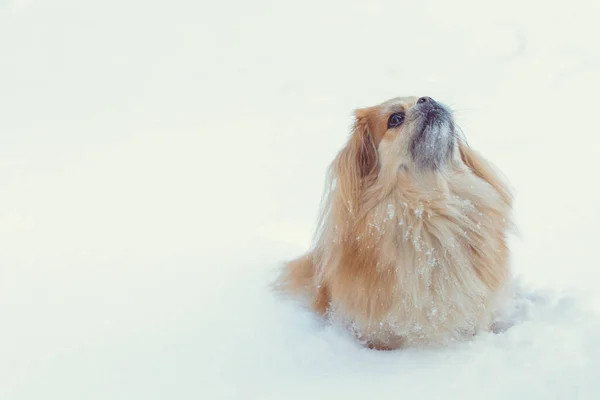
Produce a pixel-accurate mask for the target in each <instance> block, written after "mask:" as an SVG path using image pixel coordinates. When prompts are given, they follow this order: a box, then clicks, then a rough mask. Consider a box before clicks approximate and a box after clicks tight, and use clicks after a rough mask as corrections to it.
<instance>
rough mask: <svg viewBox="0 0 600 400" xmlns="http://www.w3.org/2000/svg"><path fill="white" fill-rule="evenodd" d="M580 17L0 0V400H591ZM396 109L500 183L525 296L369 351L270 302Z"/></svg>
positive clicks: (419, 5) (595, 330)
mask: <svg viewBox="0 0 600 400" xmlns="http://www.w3.org/2000/svg"><path fill="white" fill-rule="evenodd" d="M403 3H404V4H403ZM599 4H600V3H598V2H597V1H592V0H590V1H588V2H582V1H569V2H558V1H556V2H552V1H548V2H541V1H540V2H531V1H530V2H528V1H524V0H519V1H515V0H509V1H503V2H498V3H497V4H488V2H475V1H473V0H472V1H470V2H465V1H461V0H453V1H441V0H440V1H439V2H435V1H410V2H406V1H397V0H396V1H383V0H376V1H364V0H361V1H342V0H336V1H325V0H320V1H312V0H310V1H303V2H286V1H267V0H255V1H242V0H238V1H228V2H216V1H206V0H203V1H200V2H198V1H192V0H188V1H186V0H180V1H172V2H158V1H149V0H145V1H141V0H118V1H117V0H105V1H101V2H83V1H79V0H55V1H52V2H48V1H41V0H39V1H38V0H0V399H3V400H21V399H61V400H66V399H144V400H148V399H237V398H239V399H296V398H298V399H306V398H313V399H320V398H326V399H327V398H328V399H338V398H339V399H353V398H357V399H358V398H361V399H362V398H377V399H436V398H442V397H443V398H456V399H479V398H485V399H496V398H497V399H527V400H532V399H598V398H600V379H599V377H600V372H599V371H600V295H599V294H598V293H600V292H599V289H600V279H599V278H600V273H598V268H600V265H599V262H598V260H597V257H596V254H597V253H596V250H597V247H598V244H597V243H598V236H599V234H598V230H599V223H600V189H599V187H598V185H599V184H598V172H600V167H599V166H598V158H599V157H600V147H599V145H600V140H599V139H598V136H600V130H599V129H598V122H597V115H598V112H599V111H598V102H597V100H596V98H597V93H599V92H600V74H599V73H598V71H599V70H600V69H599V68H600V46H599V45H598V42H597V41H598V37H599V35H600V29H599V28H598V23H597V21H598V18H599V17H600V5H599ZM412 94H414V95H430V96H433V97H434V98H436V99H439V100H441V101H444V102H446V103H448V104H450V105H451V106H453V107H454V108H455V110H456V113H457V118H458V122H459V124H460V125H461V126H462V128H463V130H464V131H465V133H466V135H467V137H468V139H469V141H470V143H471V145H472V146H473V147H475V148H477V149H479V150H480V151H482V152H483V153H484V154H486V155H487V156H488V157H489V158H490V159H492V160H493V161H494V162H495V163H496V164H497V165H498V166H499V167H500V168H501V169H502V170H503V171H504V173H505V174H506V175H507V176H508V177H509V179H510V181H511V183H512V184H513V186H514V188H515V190H516V193H517V202H516V216H517V221H518V224H519V227H520V236H519V237H518V238H516V239H515V240H514V243H513V250H514V260H513V266H514V270H515V275H516V276H517V277H518V286H519V288H520V294H519V296H518V298H517V299H516V300H515V301H514V304H513V309H512V312H511V315H510V316H509V317H510V320H511V321H512V322H513V323H514V324H515V326H513V327H512V328H510V329H509V330H508V331H506V332H505V333H502V334H499V335H491V334H490V335H481V336H479V337H477V338H476V339H475V340H474V341H472V342H469V343H465V344H460V345H457V346H455V347H452V348H447V349H444V350H427V351H424V350H422V351H417V350H410V351H396V352H374V351H369V350H366V349H363V348H361V347H359V346H358V345H357V344H355V343H354V342H353V341H352V339H351V338H349V337H348V336H347V335H346V333H345V332H343V331H342V330H340V329H338V328H336V327H331V326H326V325H323V324H322V323H321V322H319V321H318V320H316V319H315V318H313V316H312V315H310V314H309V313H307V312H306V311H305V310H303V309H302V308H301V307H299V306H298V305H296V304H291V303H289V302H283V301H280V300H278V299H276V298H275V297H273V296H272V295H271V294H270V292H269V291H268V290H267V286H268V284H269V282H270V280H271V279H272V277H273V274H274V272H275V269H276V268H277V266H278V263H279V262H281V261H282V260H285V259H288V258H290V257H293V256H295V255H297V254H299V253H300V252H301V251H304V250H305V249H306V248H307V246H308V243H309V242H310V237H311V232H312V227H313V223H314V221H315V217H316V214H317V211H318V209H317V208H318V203H319V199H320V194H321V189H322V184H323V178H324V171H325V168H326V166H327V164H328V163H329V162H330V160H331V159H332V157H333V156H334V154H335V152H336V151H337V150H338V149H339V147H340V146H341V145H342V143H343V142H344V141H345V139H346V136H347V134H348V130H347V129H348V127H349V124H350V112H351V110H352V109H353V108H356V107H360V106H368V105H372V104H374V103H377V102H379V101H382V100H385V99H387V98H389V97H393V96H397V95H412Z"/></svg>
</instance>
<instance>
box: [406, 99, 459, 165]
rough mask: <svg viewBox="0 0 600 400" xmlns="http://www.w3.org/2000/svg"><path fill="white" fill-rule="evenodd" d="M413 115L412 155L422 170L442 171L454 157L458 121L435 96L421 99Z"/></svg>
mask: <svg viewBox="0 0 600 400" xmlns="http://www.w3.org/2000/svg"><path fill="white" fill-rule="evenodd" d="M411 112H412V113H413V115H414V117H413V118H411V119H413V120H414V123H415V127H414V129H415V131H414V132H415V135H414V137H413V141H412V143H411V147H410V152H411V156H412V158H413V161H414V162H415V164H416V166H417V167H418V168H423V169H439V168H441V167H442V166H444V165H445V164H446V163H447V162H448V161H449V160H450V159H451V157H452V152H453V149H454V120H453V118H452V113H451V112H450V111H449V110H448V109H447V108H446V107H445V106H444V105H442V104H440V103H437V102H436V101H435V100H433V99H432V98H431V97H421V98H419V100H418V101H417V104H415V105H414V106H413V107H412V109H411Z"/></svg>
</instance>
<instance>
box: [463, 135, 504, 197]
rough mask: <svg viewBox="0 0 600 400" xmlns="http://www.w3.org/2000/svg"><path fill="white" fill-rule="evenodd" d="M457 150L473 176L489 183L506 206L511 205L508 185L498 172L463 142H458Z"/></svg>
mask: <svg viewBox="0 0 600 400" xmlns="http://www.w3.org/2000/svg"><path fill="white" fill-rule="evenodd" d="M458 148H459V150H460V158H461V159H462V161H463V163H465V165H466V166H467V167H469V169H470V170H471V171H473V173H474V174H475V175H477V176H478V177H479V178H481V179H483V180H484V181H486V182H487V183H489V184H490V185H491V186H492V187H493V188H494V189H496V191H497V192H498V193H500V195H501V196H502V199H503V200H504V201H505V202H506V204H508V205H511V204H512V194H511V192H510V189H509V188H508V185H507V184H506V183H505V182H504V180H503V179H502V177H501V176H500V172H498V171H497V170H496V169H495V168H494V166H493V165H492V164H490V163H489V162H488V161H487V160H486V159H485V158H483V156H481V155H480V154H479V153H477V152H476V151H475V150H473V149H472V148H470V147H469V145H468V144H467V143H465V142H464V141H463V140H459V142H458Z"/></svg>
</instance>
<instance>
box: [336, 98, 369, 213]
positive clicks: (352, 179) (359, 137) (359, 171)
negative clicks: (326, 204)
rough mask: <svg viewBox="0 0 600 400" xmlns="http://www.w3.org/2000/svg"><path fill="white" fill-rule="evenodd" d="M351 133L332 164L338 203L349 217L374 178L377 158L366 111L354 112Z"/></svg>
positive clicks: (354, 211)
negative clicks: (340, 202) (340, 203)
mask: <svg viewBox="0 0 600 400" xmlns="http://www.w3.org/2000/svg"><path fill="white" fill-rule="evenodd" d="M355 116H356V119H355V121H354V126H353V127H352V133H351V135H350V138H349V140H348V143H346V146H345V147H344V148H343V149H342V150H341V151H340V153H339V154H338V157H337V158H336V161H335V168H334V172H335V178H336V180H337V190H339V195H340V196H341V200H342V201H343V202H344V205H345V207H346V208H347V209H348V211H349V212H350V214H355V213H356V212H357V211H358V207H359V200H360V194H361V192H362V190H364V188H365V186H367V185H369V184H370V182H372V181H373V179H374V178H375V177H376V176H377V171H378V169H379V165H378V164H379V158H378V154H377V147H376V145H375V140H374V139H373V135H372V134H371V132H370V129H369V120H368V112H367V111H366V110H357V111H356V113H355Z"/></svg>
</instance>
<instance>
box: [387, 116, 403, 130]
mask: <svg viewBox="0 0 600 400" xmlns="http://www.w3.org/2000/svg"><path fill="white" fill-rule="evenodd" d="M403 122H404V114H402V113H395V114H392V115H390V118H389V119H388V129H392V128H397V127H399V126H400V125H402V123H403Z"/></svg>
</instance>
